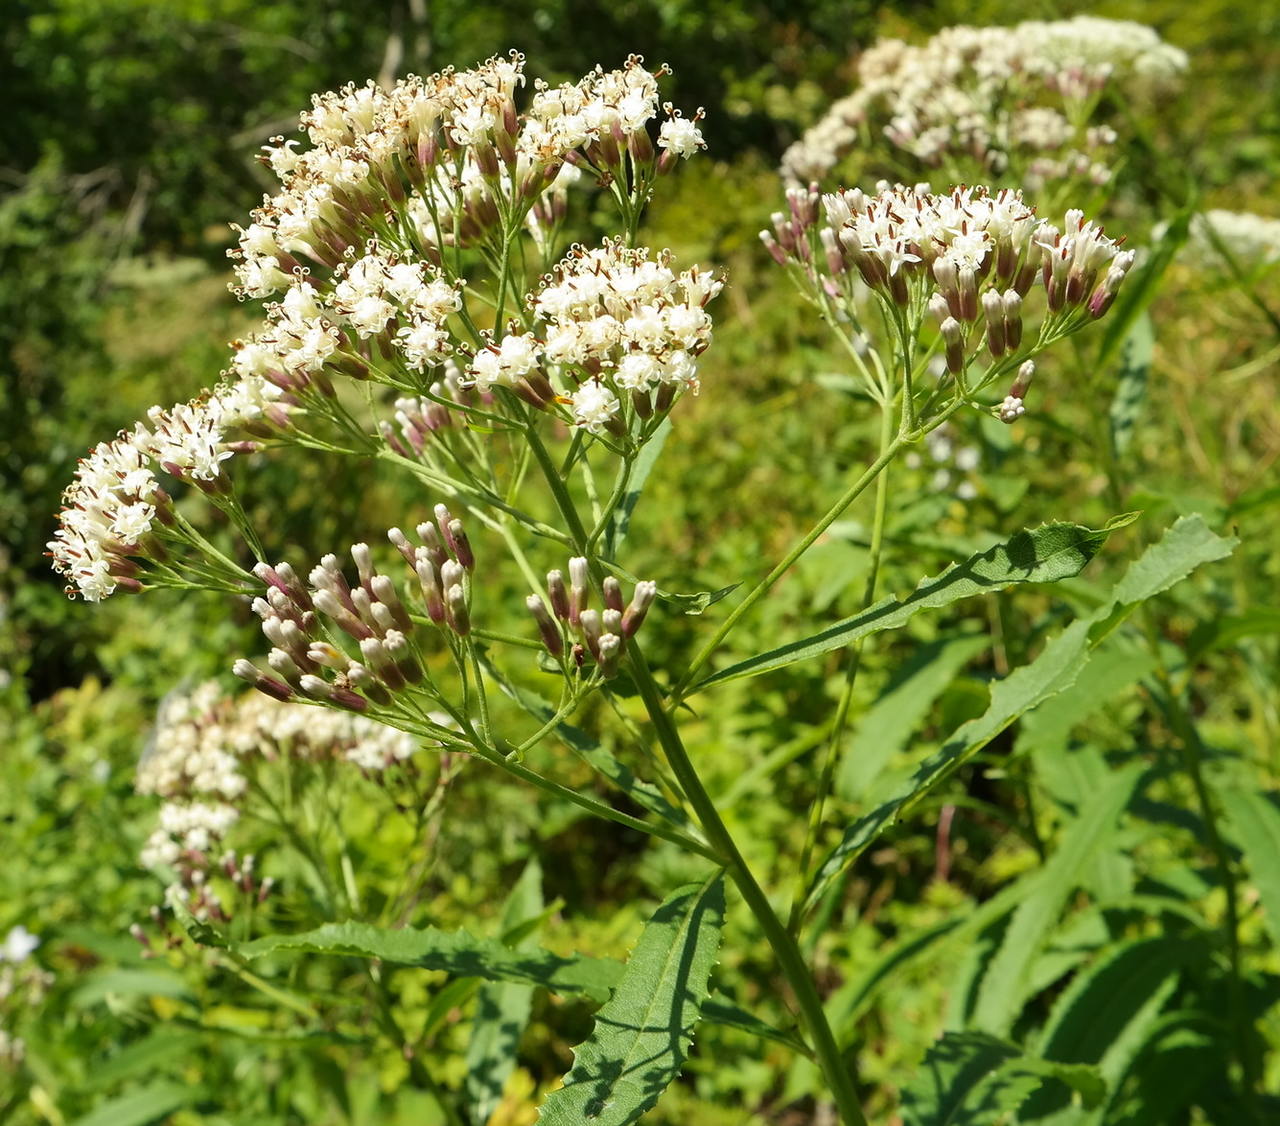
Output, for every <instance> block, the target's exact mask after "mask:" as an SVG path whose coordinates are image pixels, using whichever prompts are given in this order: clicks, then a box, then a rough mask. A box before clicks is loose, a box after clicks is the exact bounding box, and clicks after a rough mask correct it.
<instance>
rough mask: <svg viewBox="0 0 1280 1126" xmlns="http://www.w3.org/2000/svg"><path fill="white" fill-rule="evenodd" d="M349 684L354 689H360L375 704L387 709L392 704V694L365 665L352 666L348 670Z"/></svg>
mask: <svg viewBox="0 0 1280 1126" xmlns="http://www.w3.org/2000/svg"><path fill="white" fill-rule="evenodd" d="M347 683H348V684H350V685H351V687H352V688H357V689H359V690H360V691H361V692H363V693H364V694H365V695H366V696H368V697H369V699H370V700H372V701H373V702H374V703H375V704H382V705H383V706H384V707H385V706H386V705H387V704H389V703H391V693H390V692H388V691H387V690H386V688H384V687H383V686H382V684H381V683H380V682H379V680H378V678H377V677H375V676H374V675H373V673H372V672H370V671H369V669H367V668H366V667H365V666H364V665H357V664H352V666H351V667H350V668H349V669H348V670H347Z"/></svg>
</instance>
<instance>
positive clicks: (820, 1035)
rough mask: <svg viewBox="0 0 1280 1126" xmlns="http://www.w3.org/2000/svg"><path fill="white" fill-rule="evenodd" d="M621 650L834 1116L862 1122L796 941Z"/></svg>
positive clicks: (638, 669)
mask: <svg viewBox="0 0 1280 1126" xmlns="http://www.w3.org/2000/svg"><path fill="white" fill-rule="evenodd" d="M627 652H628V654H629V656H630V663H631V673H632V676H633V677H634V679H635V683H636V688H637V689H638V690H639V692H640V698H641V699H642V700H643V701H644V706H645V708H646V709H647V710H648V713H649V718H650V720H651V721H652V722H653V725H654V728H655V730H656V731H657V734H658V741H659V742H660V743H661V744H662V749H663V751H664V752H665V753H666V756H667V762H668V763H669V764H670V766H671V771H672V773H673V774H674V775H675V776H676V780H677V781H678V782H679V783H680V788H681V789H682V790H683V791H684V794H685V797H686V798H688V799H689V804H690V805H691V806H693V809H694V812H695V813H696V814H697V815H698V820H699V821H700V822H701V824H702V830H703V832H704V833H705V834H706V835H707V839H708V840H709V841H710V842H711V845H712V847H713V848H714V849H715V850H716V852H717V853H719V854H720V859H721V861H722V863H724V864H725V866H726V868H727V870H728V872H729V875H730V877H731V878H732V879H733V882H734V883H735V884H737V886H738V890H739V891H740V892H741V893H742V897H743V899H745V900H746V901H747V906H748V907H750V908H751V911H752V913H753V914H754V915H755V917H756V920H757V921H758V922H759V924H760V928H761V929H762V930H763V931H764V934H765V938H766V939H768V941H769V945H770V946H772V947H773V952H774V954H775V956H776V957H777V959H778V964H779V966H780V967H781V969H782V972H783V974H784V975H785V976H786V979H787V981H788V982H789V983H790V985H791V989H792V992H793V993H794V994H795V998H796V1003H797V1004H798V1005H799V1006H800V1015H801V1017H802V1018H803V1019H804V1023H805V1027H806V1028H807V1029H808V1032H809V1038H810V1041H811V1042H812V1046H813V1051H814V1055H815V1057H816V1059H817V1063H818V1066H819V1067H820V1068H821V1069H822V1073H823V1075H824V1076H825V1077H826V1080H827V1083H828V1084H829V1085H830V1088H831V1096H832V1098H833V1099H834V1100H835V1104H836V1109H837V1110H838V1111H839V1114H840V1121H841V1122H842V1123H844V1126H867V1119H866V1116H865V1115H864V1114H863V1113H862V1107H861V1106H860V1105H859V1102H858V1094H857V1091H855V1090H854V1086H853V1078H852V1077H851V1076H850V1074H849V1071H848V1068H847V1067H846V1066H845V1063H844V1059H843V1057H842V1055H841V1053H840V1046H839V1045H838V1044H837V1043H836V1038H835V1034H834V1033H833V1032H832V1031H831V1025H830V1024H828V1023H827V1014H826V1012H825V1011H824V1010H823V1008H822V998H821V997H819V996H818V989H817V986H816V985H815V984H814V981H813V975H812V974H811V973H810V972H809V967H808V965H806V963H805V960H804V955H803V954H802V953H801V952H800V947H799V946H798V945H797V944H796V941H795V939H794V938H792V936H791V934H790V933H789V932H788V930H787V928H786V927H785V926H784V925H783V922H782V920H781V919H780V918H779V917H778V915H777V913H776V912H775V911H774V909H773V905H772V904H771V903H770V902H769V897H768V896H767V895H765V893H764V889H763V888H762V887H761V886H760V884H759V883H758V882H757V881H756V878H755V876H754V875H753V874H752V871H751V869H750V868H749V867H748V866H747V862H746V860H745V859H744V858H743V855H742V853H741V852H740V851H739V850H738V845H737V843H736V842H735V841H734V839H733V836H732V835H731V834H730V832H729V829H728V827H727V826H726V825H725V823H724V821H723V820H722V819H721V817H720V812H719V810H717V809H716V806H715V802H714V801H712V800H711V795H710V794H708V793H707V791H706V789H705V787H704V786H703V785H702V779H701V778H700V777H699V776H698V772H697V771H696V770H695V769H694V766H693V763H692V762H691V761H690V759H689V755H688V752H687V751H686V750H685V747H684V742H683V740H682V739H681V738H680V733H679V732H678V731H677V730H676V726H675V724H674V723H673V722H672V720H671V716H670V715H669V714H668V712H667V708H666V704H665V702H664V701H663V699H662V693H661V692H660V691H659V689H658V685H657V682H656V681H655V680H654V679H653V674H652V673H651V672H650V671H649V666H648V664H646V663H645V659H644V655H643V654H642V653H641V652H640V647H639V645H637V644H636V642H635V640H634V639H632V640H631V641H630V642H629V643H628V645H627Z"/></svg>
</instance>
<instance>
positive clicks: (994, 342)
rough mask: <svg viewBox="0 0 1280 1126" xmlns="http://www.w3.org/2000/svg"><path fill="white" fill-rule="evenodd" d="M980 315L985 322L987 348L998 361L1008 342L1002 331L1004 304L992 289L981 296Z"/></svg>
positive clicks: (1003, 330)
mask: <svg viewBox="0 0 1280 1126" xmlns="http://www.w3.org/2000/svg"><path fill="white" fill-rule="evenodd" d="M982 315H983V317H984V318H985V319H986V322H987V348H988V349H989V350H990V352H991V355H992V356H994V357H995V358H997V359H999V358H1000V357H1001V356H1003V355H1004V353H1005V351H1006V350H1007V349H1008V346H1009V342H1008V339H1007V336H1006V334H1005V329H1004V302H1003V301H1002V300H1001V299H1000V295H999V294H998V293H997V292H996V291H995V290H994V289H988V290H985V291H984V292H983V294H982Z"/></svg>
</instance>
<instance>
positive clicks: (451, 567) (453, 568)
mask: <svg viewBox="0 0 1280 1126" xmlns="http://www.w3.org/2000/svg"><path fill="white" fill-rule="evenodd" d="M466 577H467V572H466V570H465V569H464V568H463V566H462V564H461V563H456V562H454V560H452V559H446V560H445V561H444V565H443V566H442V567H441V568H440V585H441V586H442V587H444V589H445V590H448V589H449V588H450V587H451V586H463V585H465V581H466Z"/></svg>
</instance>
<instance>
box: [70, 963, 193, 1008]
mask: <svg viewBox="0 0 1280 1126" xmlns="http://www.w3.org/2000/svg"><path fill="white" fill-rule="evenodd" d="M110 996H117V997H174V998H180V999H190V998H191V997H192V992H191V987H190V986H189V985H188V984H187V982H186V980H185V979H184V978H182V977H180V976H179V975H178V974H176V973H172V972H171V971H168V970H161V969H108V970H103V971H100V972H98V973H95V974H93V975H92V976H91V977H90V978H89V980H88V981H86V982H85V983H84V984H83V985H81V986H79V987H78V988H77V989H76V990H75V991H74V992H73V993H72V994H71V998H70V1003H71V1004H72V1005H74V1006H76V1007H77V1008H87V1007H88V1006H90V1005H96V1004H97V1003H98V1002H99V1001H102V1000H105V999H106V998H107V997H110Z"/></svg>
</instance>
